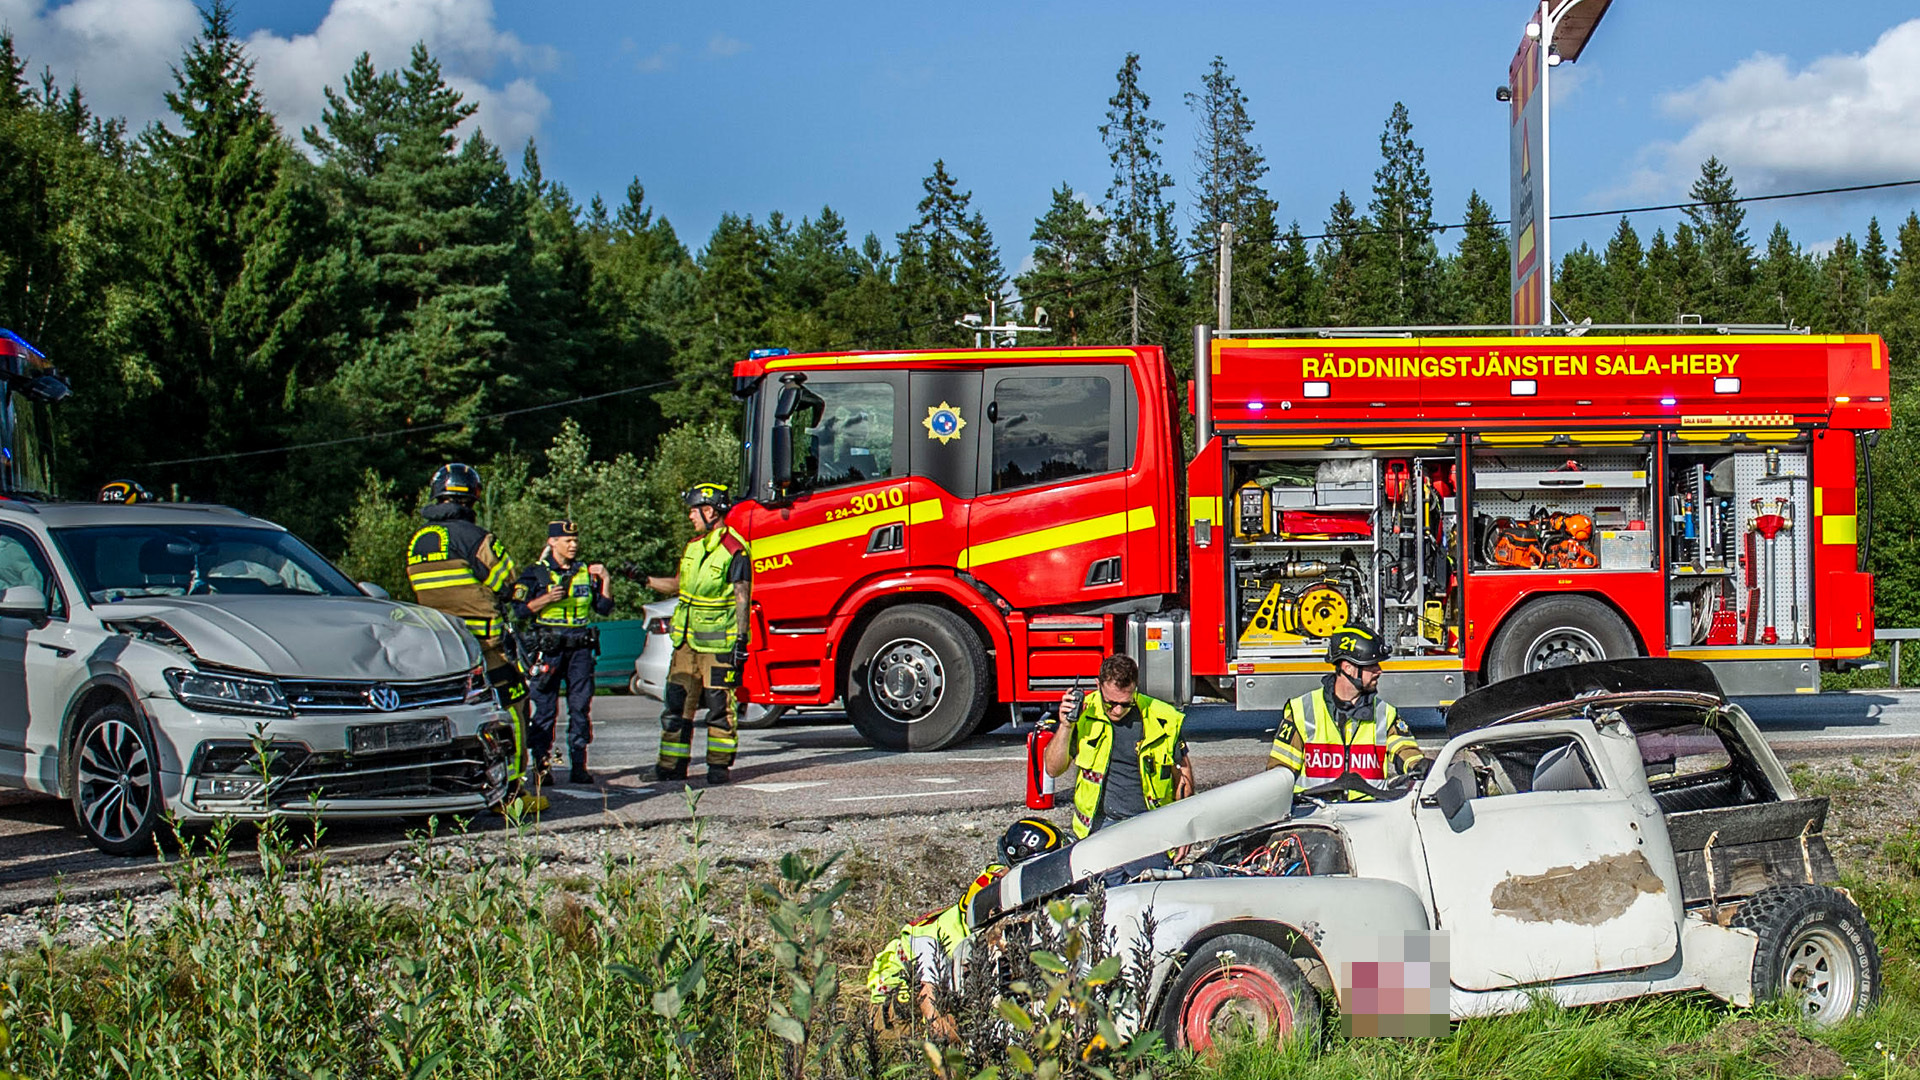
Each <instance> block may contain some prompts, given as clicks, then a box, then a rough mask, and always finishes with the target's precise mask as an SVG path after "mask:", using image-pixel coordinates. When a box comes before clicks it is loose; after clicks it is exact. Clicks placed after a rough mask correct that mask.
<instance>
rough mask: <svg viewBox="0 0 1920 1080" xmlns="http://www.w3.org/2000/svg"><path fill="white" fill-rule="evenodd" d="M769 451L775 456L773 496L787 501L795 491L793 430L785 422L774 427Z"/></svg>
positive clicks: (769, 441)
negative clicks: (789, 494)
mask: <svg viewBox="0 0 1920 1080" xmlns="http://www.w3.org/2000/svg"><path fill="white" fill-rule="evenodd" d="M768 449H769V450H770V451H771V452H772V454H773V494H774V497H775V498H777V499H785V498H786V497H787V493H788V492H789V491H791V490H792V489H793V429H792V428H790V427H788V426H787V424H786V422H785V421H780V422H778V423H775V424H774V425H773V432H772V437H771V438H770V439H769V440H768Z"/></svg>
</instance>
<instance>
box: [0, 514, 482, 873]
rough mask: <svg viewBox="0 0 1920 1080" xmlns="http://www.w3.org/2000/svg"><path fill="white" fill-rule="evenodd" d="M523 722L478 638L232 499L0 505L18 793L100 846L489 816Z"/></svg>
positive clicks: (2, 773)
mask: <svg viewBox="0 0 1920 1080" xmlns="http://www.w3.org/2000/svg"><path fill="white" fill-rule="evenodd" d="M511 746H512V729H511V728H510V727H509V726H508V723H507V720H506V717H505V715H504V714H503V713H502V712H501V711H500V710H499V708H498V707H497V706H496V704H495V702H494V699H493V694H492V691H491V689H490V688H489V687H488V685H487V681H486V677H485V673H484V670H483V667H482V662H481V656H480V648H479V644H478V642H476V641H474V640H473V638H472V636H471V635H469V634H468V633H467V632H466V630H465V629H464V628H463V627H461V626H460V625H459V624H458V623H456V622H454V621H453V620H450V619H448V618H447V617H446V616H444V615H441V614H440V613H439V612H437V611H434V610H432V609H430V608H424V607H420V606H417V605H414V604H402V603H397V602H395V601H392V600H389V599H386V598H384V597H383V596H382V597H376V596H371V595H368V591H367V590H364V589H362V588H360V587H359V586H356V585H355V584H354V583H353V582H352V581H350V580H348V579H347V578H346V577H345V576H344V575H342V574H341V573H340V572H339V571H338V570H336V569H335V568H334V567H333V566H332V565H331V564H329V563H328V562H327V561H326V560H325V559H323V558H321V557H320V556H319V555H318V554H316V553H315V552H314V551H313V549H311V548H309V547H307V546H306V545H305V544H303V543H301V542H300V540H299V539H298V538H296V537H295V536H293V535H292V534H291V533H288V532H287V531H286V530H284V529H282V528H280V527H278V526H276V525H273V524H270V523H268V522H265V521H260V520H257V519H254V518H249V517H247V516H246V515H244V514H241V513H239V512H238V511H235V510H230V509H227V508H225V507H217V506H193V505H186V504H156V505H132V506H122V505H100V504H94V503H28V502H22V501H17V500H11V499H7V500H0V787H24V788H27V789H29V790H32V791H39V792H45V793H47V794H51V795H59V796H62V797H65V798H68V799H70V800H72V802H73V807H74V814H75V817H76V818H77V819H78V821H79V824H80V827H81V829H82V830H83V831H84V832H85V833H86V834H87V836H88V838H89V839H91V840H92V841H93V843H94V844H95V845H96V846H97V847H99V848H100V849H102V850H103V851H107V852H109V853H113V854H133V853H138V852H142V851H152V850H153V834H154V831H155V830H156V828H158V827H159V826H160V823H161V821H162V819H163V817H164V816H165V815H166V814H167V813H169V812H171V813H172V814H174V815H175V816H177V817H178V818H179V819H180V820H182V821H186V822H195V821H209V820H212V819H214V818H217V817H222V816H230V817H236V818H242V819H248V820H259V819H264V818H267V817H271V816H275V815H305V814H308V813H311V812H314V811H318V812H319V813H321V814H324V815H329V816H341V817H385V816H394V815H414V814H434V813H458V812H478V811H484V810H485V809H487V808H488V807H490V806H493V805H495V804H497V803H498V802H499V801H500V799H501V798H502V795H503V793H504V788H505V783H506V751H507V748H509V747H511Z"/></svg>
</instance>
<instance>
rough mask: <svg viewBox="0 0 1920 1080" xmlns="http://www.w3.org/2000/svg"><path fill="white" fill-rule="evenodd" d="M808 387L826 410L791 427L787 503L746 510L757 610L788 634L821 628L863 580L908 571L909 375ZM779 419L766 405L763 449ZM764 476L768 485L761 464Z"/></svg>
mask: <svg viewBox="0 0 1920 1080" xmlns="http://www.w3.org/2000/svg"><path fill="white" fill-rule="evenodd" d="M805 385H806V389H807V390H808V391H810V392H811V393H812V394H814V395H815V396H817V397H818V398H819V401H820V403H819V404H818V405H806V406H803V407H802V409H801V410H800V411H799V412H797V413H796V414H795V415H794V416H793V417H791V418H789V419H788V420H787V421H786V423H787V424H788V425H789V427H790V430H791V436H792V447H793V457H794V461H793V479H794V484H793V488H792V491H791V501H788V502H785V503H781V502H780V501H779V500H772V502H773V503H774V504H773V505H768V504H767V502H765V501H755V502H753V503H750V504H748V506H747V507H746V509H747V510H748V514H747V520H746V521H745V522H744V525H745V529H744V530H743V531H744V532H745V533H746V534H747V541H748V545H749V549H750V551H751V553H752V556H753V597H754V602H755V606H756V607H758V608H759V609H761V610H763V611H771V612H778V613H779V618H780V620H781V622H782V624H783V625H804V624H812V625H818V620H823V619H825V618H827V616H828V615H830V614H831V613H832V612H833V610H834V608H835V606H836V605H837V604H838V603H839V602H840V599H841V598H842V597H843V596H844V595H845V594H846V592H847V591H848V590H849V589H851V588H852V587H854V586H855V585H856V584H858V583H859V581H860V580H862V579H863V578H866V577H869V576H871V575H872V574H876V573H884V572H887V571H892V570H898V569H903V568H905V567H906V565H907V544H908V539H907V537H908V529H907V527H906V526H907V518H908V513H909V506H910V504H911V502H912V499H911V498H910V494H909V491H908V476H907V451H906V442H905V440H906V437H907V428H908V423H907V376H906V373H905V372H901V371H861V370H858V369H854V370H844V371H835V370H826V371H810V372H807V373H806V384H805ZM773 411H774V410H773V406H772V397H771V395H770V396H769V398H768V400H767V402H766V403H765V404H764V405H763V408H762V410H761V412H762V419H761V421H760V427H761V429H762V430H761V431H760V432H759V435H758V439H757V441H758V442H759V444H760V445H761V446H763V447H770V446H771V445H772V440H771V439H769V438H767V434H768V433H769V432H771V431H772V429H773V426H774V425H776V424H778V423H780V422H781V421H779V420H778V419H777V418H775V417H774V416H773ZM763 453H764V452H763ZM758 471H759V472H760V473H761V475H763V476H764V475H769V470H768V469H767V468H766V467H764V464H763V466H762V467H761V468H760V469H759V470H758ZM769 629H770V630H771V631H773V632H774V633H776V634H777V633H778V631H779V627H777V626H776V627H769ZM816 633H817V631H816Z"/></svg>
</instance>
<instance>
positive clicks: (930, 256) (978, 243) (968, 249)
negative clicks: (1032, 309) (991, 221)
mask: <svg viewBox="0 0 1920 1080" xmlns="http://www.w3.org/2000/svg"><path fill="white" fill-rule="evenodd" d="M921 187H922V188H923V189H924V190H925V191H926V195H925V197H923V198H922V199H921V200H920V204H919V206H918V207H917V208H916V209H917V210H918V212H919V214H920V217H919V220H917V221H915V222H914V223H913V225H912V226H910V227H909V228H908V229H907V230H906V231H905V232H903V233H901V234H900V237H899V240H900V268H899V273H898V278H897V284H898V286H899V288H900V291H901V298H902V302H903V304H904V306H905V311H906V316H907V319H908V322H909V326H910V329H911V332H912V336H913V340H912V343H913V344H953V343H955V342H956V341H957V340H958V339H959V338H960V336H961V335H962V334H963V333H964V332H963V331H961V330H958V329H957V328H955V327H954V326H953V323H954V322H955V321H956V320H958V319H959V318H960V317H961V316H962V315H965V314H967V313H969V312H973V313H977V314H979V315H981V316H982V317H985V316H986V314H987V311H986V308H987V306H988V305H987V301H988V298H989V297H993V298H996V299H997V298H1000V297H1001V296H1002V294H1003V293H1004V292H1005V290H1006V273H1005V271H1003V270H1002V269H1001V266H1000V252H999V249H998V248H996V247H995V246H994V243H993V234H992V233H991V232H990V231H989V230H988V229H987V223H986V219H985V218H983V217H981V216H980V214H979V213H978V212H970V206H971V204H972V202H973V193H972V192H969V191H961V190H960V185H959V183H958V182H957V181H955V180H954V178H953V177H952V176H951V175H949V174H948V172H947V163H946V162H945V161H944V160H941V161H935V162H934V163H933V173H932V175H930V176H928V177H927V178H926V179H925V180H923V181H921Z"/></svg>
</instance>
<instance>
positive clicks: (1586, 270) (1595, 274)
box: [1553, 241, 1607, 322]
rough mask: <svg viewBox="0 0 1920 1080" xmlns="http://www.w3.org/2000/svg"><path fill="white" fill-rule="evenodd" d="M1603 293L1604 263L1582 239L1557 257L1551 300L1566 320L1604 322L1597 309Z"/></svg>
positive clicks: (1605, 288)
mask: <svg viewBox="0 0 1920 1080" xmlns="http://www.w3.org/2000/svg"><path fill="white" fill-rule="evenodd" d="M1606 295H1607V267H1606V263H1605V262H1604V261H1603V260H1602V259H1601V258H1600V255H1599V253H1598V252H1596V251H1594V250H1593V248H1592V247H1590V246H1588V245H1587V243H1586V242H1585V241H1582V242H1581V243H1580V246H1579V247H1576V248H1574V249H1573V250H1572V251H1569V252H1567V253H1566V254H1565V255H1563V256H1561V257H1560V266H1559V268H1558V273H1556V274H1555V275H1554V284H1553V302H1554V304H1555V306H1557V307H1558V308H1559V309H1560V311H1561V312H1562V313H1563V314H1565V315H1566V317H1567V318H1568V319H1569V320H1571V321H1573V322H1580V321H1581V320H1583V319H1591V320H1593V321H1594V322H1602V321H1604V320H1603V319H1602V317H1601V315H1600V311H1601V309H1602V308H1603V306H1604V305H1605V303H1606Z"/></svg>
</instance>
